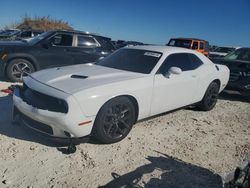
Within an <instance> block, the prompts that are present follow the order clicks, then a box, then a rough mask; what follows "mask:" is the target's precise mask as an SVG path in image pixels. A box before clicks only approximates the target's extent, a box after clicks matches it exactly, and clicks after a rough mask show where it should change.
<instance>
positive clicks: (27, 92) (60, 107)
mask: <svg viewBox="0 0 250 188" xmlns="http://www.w3.org/2000/svg"><path fill="white" fill-rule="evenodd" d="M21 98H22V99H23V100H24V101H25V102H26V103H27V104H29V105H31V106H33V107H35V108H38V109H42V110H48V111H52V112H61V113H67V112H68V104H67V103H66V101H64V100H62V99H59V98H56V97H52V96H49V95H46V94H43V93H41V92H38V91H35V90H33V89H31V88H29V87H28V86H27V85H26V84H25V83H24V84H23V89H22V90H21Z"/></svg>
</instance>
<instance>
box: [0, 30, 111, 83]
mask: <svg viewBox="0 0 250 188" xmlns="http://www.w3.org/2000/svg"><path fill="white" fill-rule="evenodd" d="M110 41H111V40H110V38H107V37H103V36H98V35H94V34H90V33H85V32H80V31H48V32H45V33H43V34H41V35H39V36H37V37H35V38H33V39H32V40H29V41H25V40H22V41H8V42H0V71H1V73H2V74H5V75H6V76H7V78H9V79H10V80H11V81H20V79H21V77H22V75H23V73H24V74H26V73H28V74H30V73H32V72H35V71H38V70H41V69H45V68H50V67H58V66H66V65H74V64H81V63H88V62H93V61H96V60H97V59H99V58H101V57H105V56H107V55H108V54H110V53H111V52H113V51H114V49H115V48H114V46H113V45H112V44H111V42H110Z"/></svg>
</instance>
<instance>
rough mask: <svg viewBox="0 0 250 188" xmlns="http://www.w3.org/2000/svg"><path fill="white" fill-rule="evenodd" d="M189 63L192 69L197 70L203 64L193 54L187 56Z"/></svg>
mask: <svg viewBox="0 0 250 188" xmlns="http://www.w3.org/2000/svg"><path fill="white" fill-rule="evenodd" d="M188 56H189V60H190V63H191V65H192V67H193V69H197V68H198V67H199V66H201V65H202V64H203V62H202V61H201V60H200V58H198V57H197V56H196V55H194V54H188Z"/></svg>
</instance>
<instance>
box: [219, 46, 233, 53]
mask: <svg viewBox="0 0 250 188" xmlns="http://www.w3.org/2000/svg"><path fill="white" fill-rule="evenodd" d="M233 50H234V48H227V47H219V48H216V49H215V52H222V53H229V52H231V51H233Z"/></svg>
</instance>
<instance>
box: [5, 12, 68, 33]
mask: <svg viewBox="0 0 250 188" xmlns="http://www.w3.org/2000/svg"><path fill="white" fill-rule="evenodd" d="M4 28H5V29H13V28H15V29H34V30H45V31H47V30H55V29H63V30H73V28H72V27H71V26H70V24H69V23H68V22H66V21H63V20H60V19H56V18H51V17H50V16H42V17H39V16H36V17H34V18H32V17H29V16H27V15H25V16H24V17H23V18H22V20H21V21H20V22H16V23H12V24H9V25H7V26H5V27H4Z"/></svg>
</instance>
